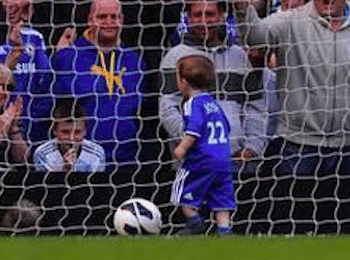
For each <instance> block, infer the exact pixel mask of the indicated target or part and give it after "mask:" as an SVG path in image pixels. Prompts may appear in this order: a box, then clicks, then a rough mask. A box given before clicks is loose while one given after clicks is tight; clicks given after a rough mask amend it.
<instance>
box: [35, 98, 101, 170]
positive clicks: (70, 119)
mask: <svg viewBox="0 0 350 260" xmlns="http://www.w3.org/2000/svg"><path fill="white" fill-rule="evenodd" d="M53 133H54V135H55V137H56V138H54V139H53V140H50V141H48V142H46V143H44V144H42V145H40V146H39V147H38V148H37V149H36V150H35V152H34V164H35V168H36V170H37V171H50V172H68V171H78V172H87V173H90V172H103V171H104V170H105V164H106V156H105V152H104V150H103V148H102V147H101V146H100V145H98V144H96V143H94V142H91V141H89V140H87V139H85V138H84V137H85V135H86V119H85V112H84V109H83V107H82V106H81V105H80V104H79V103H77V102H75V101H74V100H71V99H68V100H63V101H61V102H60V103H58V105H57V108H56V109H55V112H54V127H53Z"/></svg>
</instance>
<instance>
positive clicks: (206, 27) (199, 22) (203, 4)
mask: <svg viewBox="0 0 350 260" xmlns="http://www.w3.org/2000/svg"><path fill="white" fill-rule="evenodd" d="M188 18H189V23H190V26H191V29H192V32H193V34H194V35H195V36H196V37H198V38H200V39H202V40H209V41H210V40H212V39H213V38H214V37H216V36H217V33H218V28H219V26H220V25H222V24H223V23H224V21H225V18H224V13H223V12H222V11H220V10H219V7H218V4H217V2H207V1H199V2H194V3H192V4H191V6H190V9H189V12H188Z"/></svg>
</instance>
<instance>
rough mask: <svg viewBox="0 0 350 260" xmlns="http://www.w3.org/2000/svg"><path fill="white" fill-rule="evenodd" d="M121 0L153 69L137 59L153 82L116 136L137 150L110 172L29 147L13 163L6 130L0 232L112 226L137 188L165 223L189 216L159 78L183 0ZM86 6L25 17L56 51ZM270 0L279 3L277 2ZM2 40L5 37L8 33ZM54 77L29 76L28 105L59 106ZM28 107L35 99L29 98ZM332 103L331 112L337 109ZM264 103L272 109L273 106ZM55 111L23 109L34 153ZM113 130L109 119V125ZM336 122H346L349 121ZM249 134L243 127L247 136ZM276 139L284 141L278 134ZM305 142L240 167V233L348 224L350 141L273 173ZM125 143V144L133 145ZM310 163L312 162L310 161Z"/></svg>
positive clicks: (79, 25)
mask: <svg viewBox="0 0 350 260" xmlns="http://www.w3.org/2000/svg"><path fill="white" fill-rule="evenodd" d="M122 3H123V11H124V27H123V32H122V35H121V37H122V41H123V42H124V43H125V44H126V46H128V49H129V50H133V51H136V52H139V53H140V55H141V57H142V59H143V60H144V61H145V63H147V69H146V70H144V71H141V69H140V74H142V76H143V77H145V78H147V79H148V84H149V89H148V91H147V92H145V93H143V105H139V106H138V107H137V108H136V112H135V114H134V115H128V116H127V118H124V119H125V120H130V119H131V120H135V121H137V122H138V123H137V129H136V134H135V136H134V137H132V138H131V139H130V140H122V141H120V142H119V143H118V145H123V144H128V143H129V142H131V143H132V144H133V145H134V147H136V149H135V154H134V157H133V158H134V160H132V161H123V162H120V163H117V164H115V165H112V163H111V166H113V167H114V168H113V167H112V168H113V170H111V171H110V172H108V174H107V173H101V172H97V173H82V172H76V171H71V172H69V173H66V174H63V173H56V172H37V171H35V169H34V167H33V166H34V165H33V162H32V161H31V160H32V156H30V159H29V160H30V165H29V166H28V164H22V163H14V162H13V161H12V160H11V158H12V157H13V155H12V154H11V145H14V144H16V141H13V140H11V138H10V139H8V140H7V141H8V142H9V145H10V147H9V146H6V147H5V146H4V148H3V151H2V153H1V156H3V158H4V164H3V165H4V167H3V168H2V169H1V174H0V211H1V212H0V232H1V233H4V234H10V235H16V234H23V233H30V234H36V235H45V234H57V235H66V234H86V235H87V234H106V235H110V234H115V233H116V231H115V229H114V227H113V223H112V221H113V213H114V212H115V210H116V209H117V207H118V206H119V205H120V204H121V203H122V202H123V201H125V200H127V199H129V198H137V197H142V198H145V199H147V200H150V201H152V202H154V203H155V204H156V205H157V206H158V207H159V209H160V211H161V212H162V218H163V219H162V220H163V228H162V233H164V234H174V233H176V232H177V231H178V230H179V229H180V228H183V227H184V226H185V219H184V217H183V215H182V214H181V212H180V211H179V208H178V207H177V206H175V205H173V204H172V203H171V202H170V193H171V186H172V183H173V181H174V179H175V176H176V170H175V169H176V161H175V160H173V159H172V157H171V152H172V151H171V149H172V148H173V144H174V142H176V141H178V140H175V138H172V137H171V136H170V135H169V134H168V132H167V131H166V130H165V128H164V126H163V125H162V124H161V122H160V118H159V114H158V105H159V104H158V100H159V97H160V96H161V95H162V94H163V93H162V90H163V89H164V86H162V84H161V80H160V79H161V77H160V69H159V67H160V62H161V60H162V58H163V57H164V56H165V54H166V53H167V52H168V51H169V49H170V44H169V41H170V40H171V33H174V30H175V31H176V30H177V31H178V30H181V26H180V27H179V24H180V25H181V21H182V22H184V21H185V16H184V11H185V9H184V3H183V2H182V1H177V0H173V1H157V0H155V1H151V0H145V1H128V0H125V1H122ZM270 4H271V3H270ZM89 6H90V1H89V0H56V1H54V0H51V1H46V0H36V1H34V14H33V16H32V19H31V20H30V22H29V24H27V25H28V26H29V27H31V28H35V29H36V30H37V31H39V32H40V33H41V34H42V35H43V39H44V41H45V47H46V52H47V55H48V57H49V60H50V61H51V60H52V59H53V58H54V56H55V45H56V44H57V42H58V40H59V38H60V36H61V34H62V33H63V31H64V29H65V28H67V27H75V28H76V29H77V34H78V36H81V35H83V33H84V31H85V30H86V28H87V25H88V24H87V13H88V10H89ZM273 7H274V8H275V7H276V5H275V4H274V6H273ZM1 8H2V9H1V13H0V15H1V20H0V22H1V28H2V30H1V35H2V36H3V37H1V39H6V32H7V25H6V20H5V11H4V9H3V7H1ZM227 25H230V26H231V25H232V24H227ZM180 41H181V37H180ZM2 44H6V42H5V40H4V41H3V42H2ZM243 46H245V45H243ZM1 50H2V49H0V56H1ZM22 62H23V61H21V60H19V62H18V63H19V64H17V67H16V68H15V70H14V75H15V77H16V75H17V76H18V74H21V73H27V74H28V75H29V76H28V79H27V80H28V82H31V80H33V78H32V77H33V74H31V73H32V72H30V70H27V71H26V70H25V68H24V67H23V66H22V64H21V63H22ZM21 66H22V67H21ZM140 68H141V67H140ZM252 70H254V69H252ZM46 72H49V73H53V79H52V80H53V82H54V81H55V80H56V76H57V75H55V71H54V70H53V68H52V67H50V68H49V69H48V70H47V71H46ZM68 73H73V74H74V73H76V74H79V73H80V72H77V71H74V70H73V71H70V72H68ZM126 73H127V72H126ZM163 76H164V75H163ZM245 76H247V75H244V77H245ZM28 82H27V84H29V83H28ZM21 84H22V83H21ZM53 84H54V83H50V84H49V85H48V86H47V89H48V90H49V91H48V93H47V94H42V93H37V92H35V91H32V92H29V93H28V91H27V90H28V89H29V87H28V86H29V85H27V89H22V90H21V91H20V94H22V95H27V96H28V100H29V101H28V103H27V105H28V104H29V106H33V105H37V103H35V102H39V101H37V99H40V98H48V100H49V101H48V102H52V104H51V105H52V107H54V106H55V101H52V92H50V91H52V89H53ZM26 91H27V92H26ZM88 94H91V95H94V96H95V97H97V96H98V95H103V94H101V93H99V92H95V93H88ZM88 94H87V95H88ZM105 94H107V93H105ZM226 94H227V93H226ZM241 94H242V93H241ZM245 94H247V93H245V92H243V95H245ZM60 97H61V98H62V97H63V98H65V97H66V96H64V95H61V96H60ZM107 97H108V96H107ZM39 103H40V102H39ZM88 105H90V103H89V104H88ZM102 106H103V105H102ZM179 106H180V104H179ZM242 106H243V107H246V106H247V104H245V103H243V104H242ZM266 106H268V104H266ZM24 109H29V108H28V107H26V106H25V107H24ZM282 110H283V106H282ZM96 111H97V110H96ZM327 112H329V113H332V111H327ZM264 113H265V116H266V113H267V112H266V111H265V112H264ZM281 113H283V111H282V112H281ZM275 115H279V112H275ZM53 116H54V115H53V109H52V108H51V109H50V110H49V114H48V117H36V116H35V115H34V116H33V117H32V114H31V113H29V112H27V113H25V115H23V118H22V119H24V120H27V121H28V122H29V123H27V126H28V128H27V129H25V132H24V137H25V138H26V139H27V140H28V145H29V152H28V154H30V155H32V153H33V152H34V150H35V149H36V148H37V147H38V146H39V145H41V144H43V143H44V141H46V140H52V139H53V138H54V135H53V125H50V124H49V126H48V127H47V128H45V129H46V130H45V131H46V132H47V133H46V139H45V140H43V139H41V140H38V139H35V138H33V136H32V135H30V134H28V133H29V132H34V136H35V134H38V133H39V132H40V131H41V130H42V128H38V127H40V123H45V122H46V123H47V122H50V121H51V119H52V118H53ZM243 116H244V115H243V114H240V115H238V117H243ZM98 117H99V115H98V113H97V112H96V113H95V114H93V115H92V116H90V115H89V120H94V119H96V118H97V119H98ZM114 117H115V116H114ZM106 120H107V119H106ZM344 124H345V123H344ZM114 127H115V128H116V127H117V126H114ZM243 127H245V126H243ZM114 130H115V129H110V131H114ZM339 131H344V132H346V130H345V129H340V130H339ZM97 132H98V130H96V129H95V132H93V133H94V134H96V135H97V134H100V133H97ZM265 137H266V138H269V139H270V138H271V137H268V136H265ZM89 138H91V140H92V141H96V142H99V139H98V138H96V136H94V135H90V136H89ZM242 138H243V139H244V138H245V137H244V136H242ZM4 141H6V140H4ZM108 141H110V142H112V143H113V142H114V143H116V140H114V139H112V140H104V141H103V142H108ZM278 141H280V142H281V139H280V140H277V142H278ZM103 142H102V144H103ZM283 142H284V141H282V144H280V147H284V146H285V145H286V142H285V143H283ZM100 144H101V143H100ZM300 147H301V148H300V150H299V151H298V150H297V151H295V154H293V155H290V156H289V157H288V156H287V155H283V154H278V153H277V155H276V153H273V152H271V151H269V150H268V149H267V144H266V147H265V148H264V152H265V153H263V154H262V155H260V156H258V158H256V159H248V160H247V162H244V163H243V165H242V166H241V167H240V170H239V171H238V172H237V173H236V174H234V186H235V195H236V198H237V210H236V212H233V213H232V216H231V225H232V226H233V229H234V231H235V233H237V234H250V233H254V234H257V233H263V234H275V233H287V234H297V233H307V234H316V233H342V232H344V233H347V232H349V228H350V226H349V221H350V209H349V206H350V205H349V203H350V200H349V195H350V194H349V190H350V189H348V185H349V184H350V183H349V176H348V175H344V174H342V173H340V168H341V163H342V162H341V161H342V159H341V158H342V156H344V155H346V151H343V150H342V149H340V150H339V151H338V152H337V150H332V151H331V152H328V151H324V149H323V148H322V146H320V147H318V150H317V149H316V152H315V153H310V154H308V155H307V156H308V157H309V158H313V156H314V155H317V156H318V158H319V161H317V162H313V163H314V166H315V168H314V174H311V175H310V174H308V175H298V174H296V173H295V172H292V173H290V174H285V175H279V174H276V172H277V169H278V167H279V165H280V163H281V160H282V158H288V159H291V160H295V161H296V163H295V170H296V169H297V168H298V167H299V165H300V164H302V163H304V162H302V160H301V158H302V149H303V145H301V146H300ZM115 149H118V148H115ZM123 152H124V153H125V154H126V153H128V152H129V151H128V150H125V151H123ZM283 156H286V157H283ZM329 158H334V160H336V162H335V164H336V166H335V167H334V169H335V171H331V172H330V173H329V174H327V175H322V176H320V175H319V174H318V171H319V170H320V169H321V168H322V167H327V165H324V162H323V161H322V160H323V159H324V161H326V160H325V159H329ZM327 161H328V160H327ZM266 162H268V163H266ZM338 164H339V165H338ZM337 165H338V166H337ZM305 167H308V165H307V164H306V165H305ZM310 167H311V166H310ZM337 170H339V171H337ZM201 213H202V214H203V215H204V216H205V223H206V224H207V231H206V233H207V234H210V233H212V232H214V231H215V224H216V220H215V217H214V216H213V214H212V213H210V212H209V210H208V209H206V205H204V207H203V209H202V210H201Z"/></svg>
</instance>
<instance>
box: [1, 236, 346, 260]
mask: <svg viewBox="0 0 350 260" xmlns="http://www.w3.org/2000/svg"><path fill="white" fill-rule="evenodd" d="M0 259H1V260H17V259H18V260H56V259H57V260H58V259H59V260H71V259H72V260H80V259H81V260H90V259H99V260H109V259H111V260H112V259H113V260H119V259H120V260H128V259H135V260H155V259H164V260H182V259H183V260H187V259H189V260H223V259H230V260H240V259H244V260H248V259H249V260H255V259H256V260H265V259H266V260H274V259H281V260H289V259H293V260H294V259H296V260H304V259H305V260H310V259H317V260H323V259H327V260H328V259H329V260H333V259H336V260H339V259H350V236H345V235H339V236H330V235H329V236H311V237H309V236H294V237H289V238H288V237H285V236H272V237H267V236H263V237H257V236H253V235H252V236H233V237H224V238H220V237H216V236H209V237H207V236H192V237H166V236H139V237H121V236H110V237H94V236H86V237H84V236H77V237H73V236H62V237H44V236H38V237H0Z"/></svg>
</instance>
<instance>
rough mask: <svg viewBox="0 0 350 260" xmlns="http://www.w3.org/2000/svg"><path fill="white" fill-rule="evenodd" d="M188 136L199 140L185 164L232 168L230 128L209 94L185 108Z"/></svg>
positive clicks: (201, 166)
mask: <svg viewBox="0 0 350 260" xmlns="http://www.w3.org/2000/svg"><path fill="white" fill-rule="evenodd" d="M183 110H184V111H183V113H184V122H185V129H184V130H185V133H186V134H189V135H193V136H195V137H196V138H197V141H196V143H195V145H194V146H193V147H192V148H191V149H190V150H189V151H188V153H187V157H186V160H185V164H186V165H187V166H190V167H191V168H192V167H195V168H196V169H201V168H203V167H206V168H207V167H215V168H227V167H231V154H230V140H229V133H230V125H229V122H228V119H227V117H226V115H225V113H224V112H223V110H222V108H221V107H220V106H219V105H218V103H217V102H216V101H215V99H214V98H213V97H212V96H211V95H210V94H208V93H200V94H198V95H195V96H194V97H192V98H190V99H189V100H188V101H186V102H185V104H184V109H183Z"/></svg>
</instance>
